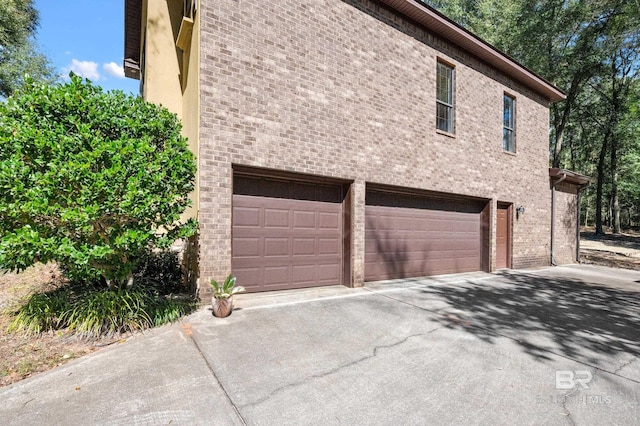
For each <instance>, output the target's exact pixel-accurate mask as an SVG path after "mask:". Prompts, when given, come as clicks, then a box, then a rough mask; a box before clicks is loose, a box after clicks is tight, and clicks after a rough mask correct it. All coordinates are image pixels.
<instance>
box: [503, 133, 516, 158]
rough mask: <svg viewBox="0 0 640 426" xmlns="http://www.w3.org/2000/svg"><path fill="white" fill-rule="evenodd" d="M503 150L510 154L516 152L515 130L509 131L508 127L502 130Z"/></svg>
mask: <svg viewBox="0 0 640 426" xmlns="http://www.w3.org/2000/svg"><path fill="white" fill-rule="evenodd" d="M502 149H504V150H505V151H509V152H516V144H515V140H514V137H513V130H509V129H507V128H506V127H505V128H503V130H502Z"/></svg>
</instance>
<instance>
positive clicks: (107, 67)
mask: <svg viewBox="0 0 640 426" xmlns="http://www.w3.org/2000/svg"><path fill="white" fill-rule="evenodd" d="M102 69H103V70H104V72H106V73H107V74H109V75H110V76H112V77H116V78H124V68H122V67H121V66H120V65H118V64H116V63H115V62H109V63H108V64H102Z"/></svg>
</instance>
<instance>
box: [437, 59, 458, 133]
mask: <svg viewBox="0 0 640 426" xmlns="http://www.w3.org/2000/svg"><path fill="white" fill-rule="evenodd" d="M453 84H454V81H453V68H452V67H450V66H448V65H445V64H442V63H440V62H438V63H437V66H436V99H437V101H436V128H437V129H439V130H443V131H445V132H449V133H453V131H454V128H453Z"/></svg>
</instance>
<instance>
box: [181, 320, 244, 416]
mask: <svg viewBox="0 0 640 426" xmlns="http://www.w3.org/2000/svg"><path fill="white" fill-rule="evenodd" d="M189 331H190V330H189ZM184 334H185V335H186V336H187V338H188V339H189V340H190V341H191V343H193V346H195V348H196V350H197V351H198V354H200V357H201V358H202V360H203V361H204V363H205V364H206V366H207V368H208V369H209V371H210V372H211V375H213V378H214V379H215V380H216V382H217V383H218V385H219V386H220V389H222V392H223V393H224V395H225V397H226V398H227V401H229V404H231V407H232V408H233V410H234V411H235V413H236V415H237V416H238V419H240V421H241V422H242V424H243V425H246V424H247V422H246V421H245V420H244V417H242V414H240V410H239V409H238V407H237V406H236V404H235V403H234V402H233V400H232V399H231V395H229V393H228V392H227V389H225V387H224V386H223V385H222V382H221V381H220V378H219V377H218V375H217V374H216V372H215V370H214V369H213V366H212V365H211V364H209V361H208V360H207V357H206V356H204V353H203V352H202V349H200V346H199V345H198V342H196V340H195V339H194V338H193V332H189V333H184Z"/></svg>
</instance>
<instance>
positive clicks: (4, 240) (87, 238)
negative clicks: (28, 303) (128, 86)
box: [0, 74, 196, 303]
mask: <svg viewBox="0 0 640 426" xmlns="http://www.w3.org/2000/svg"><path fill="white" fill-rule="evenodd" d="M180 130H181V126H180V123H179V121H178V119H177V117H176V116H175V114H172V113H170V112H169V111H168V110H166V109H165V108H163V107H160V106H157V105H153V104H150V103H147V102H145V101H144V100H142V99H141V98H138V97H133V96H129V95H125V94H124V93H122V92H119V91H113V92H103V91H102V89H101V88H99V87H97V86H93V85H91V83H90V82H89V81H88V80H83V79H81V78H80V77H78V76H75V75H73V74H72V75H71V81H69V82H68V83H65V84H62V85H55V86H49V85H41V84H35V83H33V82H27V83H26V85H25V87H24V89H23V90H21V91H20V92H19V93H18V94H16V95H15V96H12V97H10V98H8V99H7V101H6V102H0V270H3V269H5V270H17V271H21V270H24V269H25V268H27V267H28V266H30V265H32V264H34V263H36V262H38V261H39V262H43V263H46V262H48V261H56V262H57V263H58V264H60V265H61V266H63V267H64V269H65V271H66V272H67V273H68V274H69V276H70V277H71V278H72V279H74V280H86V281H87V282H95V280H96V279H99V280H100V281H102V283H103V286H104V284H107V285H109V286H112V287H117V286H119V287H123V286H124V285H125V284H126V283H127V282H128V281H129V279H130V278H131V276H132V273H133V271H134V270H135V268H136V264H137V263H138V261H139V260H140V259H142V258H143V257H144V254H145V253H147V252H148V251H149V250H153V249H154V248H156V247H161V248H162V247H168V246H169V245H171V244H172V243H173V242H174V241H175V240H176V239H178V238H184V237H188V236H190V235H192V234H193V233H194V232H195V227H196V223H195V221H188V222H186V223H181V222H180V215H181V213H183V212H184V210H185V208H186V207H187V206H188V205H189V203H190V200H189V193H190V192H191V191H193V189H194V178H195V170H196V168H195V161H194V157H193V155H192V153H191V152H190V151H189V149H188V147H187V143H186V139H185V138H183V137H182V136H181V135H180ZM129 303H132V302H131V301H129Z"/></svg>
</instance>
